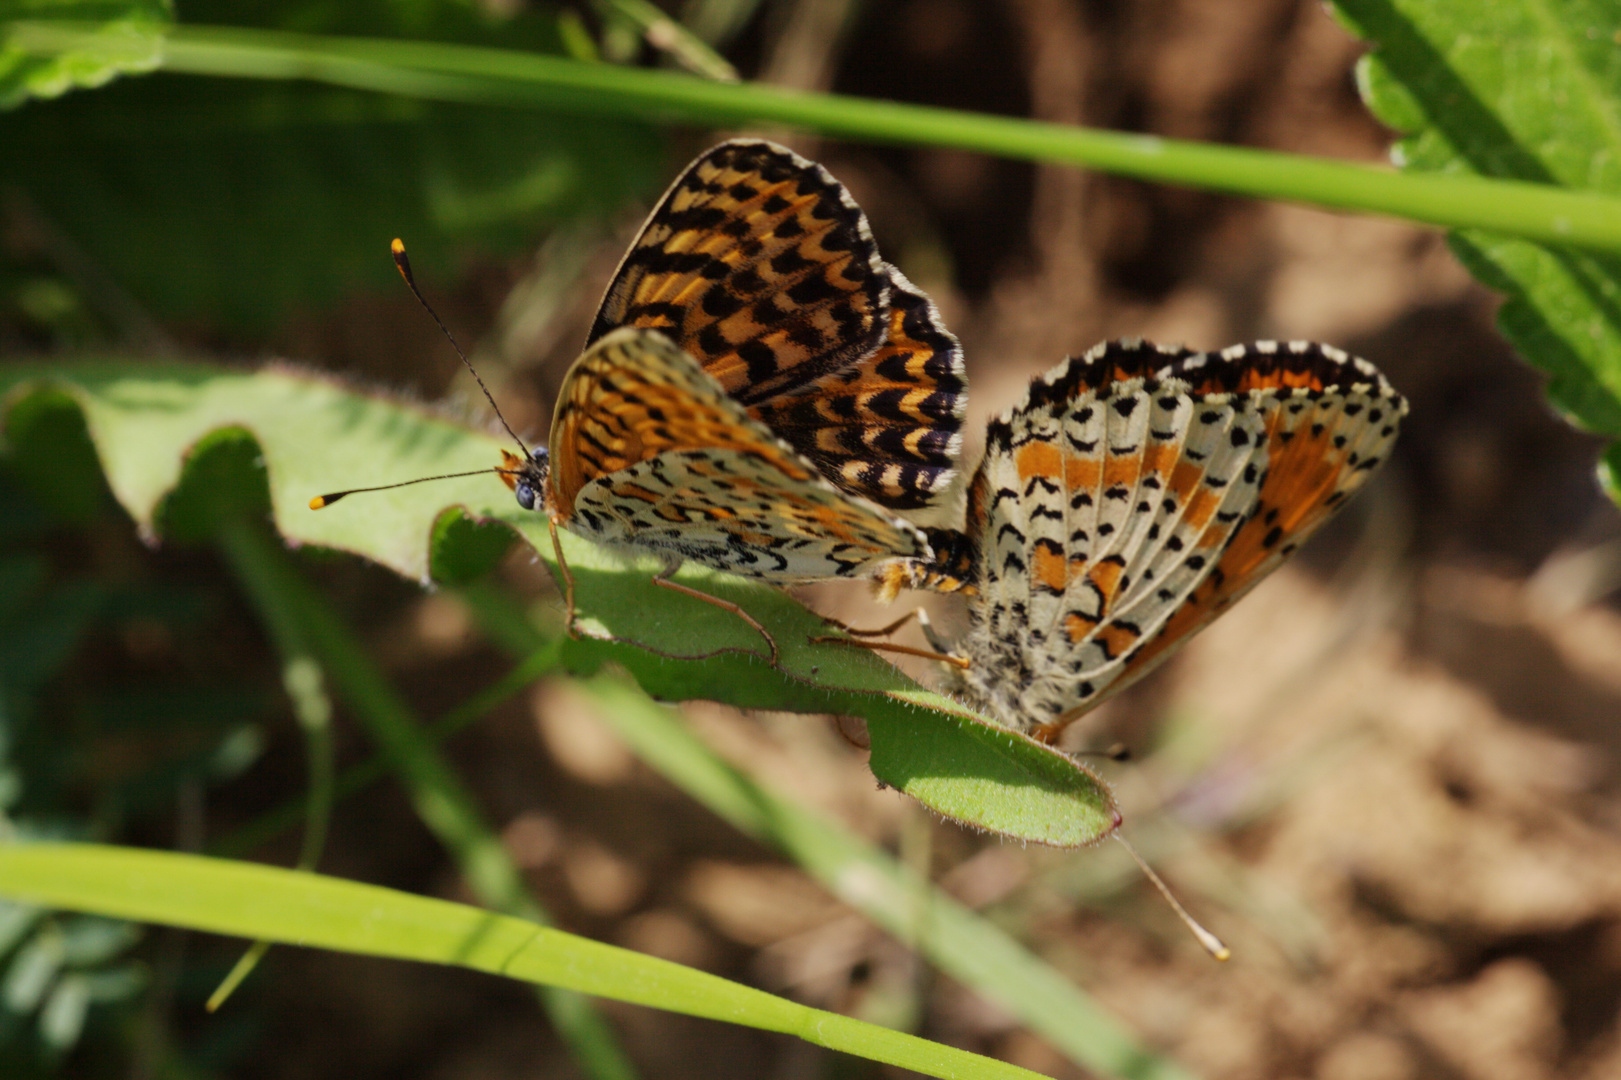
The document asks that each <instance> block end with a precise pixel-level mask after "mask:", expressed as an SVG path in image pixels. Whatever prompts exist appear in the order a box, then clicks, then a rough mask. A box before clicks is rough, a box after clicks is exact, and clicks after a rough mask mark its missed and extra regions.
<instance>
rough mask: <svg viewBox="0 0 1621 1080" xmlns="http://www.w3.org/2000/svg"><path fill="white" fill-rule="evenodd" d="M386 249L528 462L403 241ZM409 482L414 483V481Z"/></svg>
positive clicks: (521, 444)
mask: <svg viewBox="0 0 1621 1080" xmlns="http://www.w3.org/2000/svg"><path fill="white" fill-rule="evenodd" d="M388 248H389V250H390V251H392V252H393V253H394V265H395V266H397V267H399V270H400V277H402V278H404V279H405V285H406V288H408V289H410V290H411V295H412V296H414V297H416V298H417V303H419V304H421V305H422V307H423V310H425V311H427V313H428V314H429V315H431V316H433V321H434V322H435V323H437V324H438V326H439V329H440V331H441V332H442V333H443V334H444V335H445V337H446V338H447V339H449V341H450V347H451V348H452V349H455V350H456V355H457V356H459V357H461V359H462V363H463V364H465V365H466V367H467V370H468V372H470V373H471V374H472V376H473V381H474V382H476V383H478V388H479V389H480V390H482V391H484V400H485V401H488V402H489V403H490V408H492V409H494V410H495V416H496V419H498V420H500V421H501V426H502V427H504V428H506V429H507V434H508V435H511V436H512V441H513V442H515V443H517V444H518V447H519V448H520V449H521V450H522V451H523V456H524V459H525V460H528V458H529V456H530V455H529V447H528V446H527V445H525V444H524V441H523V440H522V439H520V438H519V437H518V433H517V432H516V431H513V430H512V425H511V424H509V423H507V418H506V417H505V416H502V415H501V406H499V405H497V404H496V403H495V397H494V395H492V394H491V393H490V388H489V387H488V386H485V385H484V380H483V379H482V378H480V377H479V374H478V370H477V369H476V368H474V367H473V362H472V361H471V360H469V359H467V354H466V353H464V352H462V347H461V346H460V345H458V344H456V336H455V335H454V334H452V333H451V332H450V328H449V327H447V326H446V325H445V322H444V320H443V319H441V318H440V317H439V313H438V312H437V311H435V310H433V305H432V304H430V303H428V301H427V298H426V297H424V296H423V295H422V290H421V289H419V288H417V283H416V278H414V277H412V276H411V259H410V256H408V255H406V254H405V243H404V241H402V240H400V238H399V237H395V238H394V242H393V243H392V244H390V245H388ZM428 479H438V477H429V478H428ZM410 482H411V483H415V482H416V481H414V480H413V481H410ZM357 490H361V491H366V490H372V489H369V488H359V489H357ZM340 494H341V495H349V494H353V492H341V493H340Z"/></svg>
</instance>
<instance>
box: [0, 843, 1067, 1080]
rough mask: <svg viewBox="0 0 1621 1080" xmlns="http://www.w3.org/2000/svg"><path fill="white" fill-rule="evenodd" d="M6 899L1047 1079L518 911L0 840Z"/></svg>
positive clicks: (916, 1060)
mask: <svg viewBox="0 0 1621 1080" xmlns="http://www.w3.org/2000/svg"><path fill="white" fill-rule="evenodd" d="M0 895H3V896H5V897H7V898H9V899H14V900H21V901H24V902H28V903H34V904H40V905H44V906H49V907H54V908H63V909H67V910H72V911H85V912H94V913H97V914H104V915H110V916H114V917H117V918H124V919H130V920H134V921H139V922H152V923H162V924H166V925H170V926H183V927H186V928H188V929H193V930H202V931H207V932H210V933H216V934H228V935H232V936H236V937H246V938H264V939H266V940H268V941H276V942H281V943H285V944H290V945H300V946H304V947H310V948H322V949H334V950H338V951H342V952H352V953H361V954H364V955H368V956H383V957H391V958H394V959H398V960H416V961H421V962H424V963H431V964H448V965H454V966H457V967H464V968H469V969H471V970H474V971H485V972H489V973H491V974H495V975H502V976H505V977H507V978H512V979H519V980H523V981H526V982H532V983H537V984H541V985H545V986H555V987H562V988H566V989H568V990H571V991H574V992H576V993H581V994H590V995H592V996H595V997H606V998H612V999H614V1000H617V1001H626V1002H630V1003H632V1004H636V1005H646V1006H649V1007H652V1008H656V1009H665V1010H667V1011H670V1012H679V1013H684V1014H686V1015H689V1016H698V1017H704V1018H707V1019H711V1020H721V1021H725V1022H727V1023H732V1024H742V1025H745V1026H748V1027H755V1028H760V1029H763V1030H766V1031H776V1032H781V1033H783V1034H788V1035H795V1036H798V1037H799V1038H801V1039H804V1040H805V1041H807V1042H810V1043H814V1044H815V1045H817V1046H824V1047H827V1048H828V1049H830V1050H839V1051H843V1052H845V1053H849V1054H856V1055H859V1056H861V1057H864V1058H868V1059H870V1060H873V1061H880V1062H884V1063H886V1064H891V1065H897V1066H900V1067H902V1068H906V1069H912V1070H914V1071H916V1072H920V1073H923V1074H924V1075H927V1076H937V1077H951V1078H965V1080H980V1078H984V1080H1003V1078H1005V1080H1036V1076H1037V1074H1035V1073H1033V1072H1030V1071H1029V1070H1027V1069H1021V1068H1018V1067H1016V1066H1013V1065H1008V1064H1005V1063H1003V1062H1000V1061H994V1060H992V1059H990V1058H985V1057H980V1056H979V1055H976V1054H970V1053H968V1052H966V1051H963V1050H957V1049H955V1048H953V1047H949V1046H942V1045H940V1044H938V1043H932V1042H929V1041H928V1040H926V1039H920V1038H917V1037H916V1036H913V1035H905V1034H902V1033H900V1032H896V1031H890V1030H888V1029H887V1028H881V1027H878V1026H876V1025H874V1024H868V1023H863V1022H862V1021H860V1020H852V1019H850V1018H849V1017H845V1016H840V1015H838V1014H836V1013H829V1012H824V1011H823V1010H820V1009H811V1008H807V1007H805V1006H803V1005H799V1004H796V1003H794V1002H792V1001H786V1000H784V999H782V998H778V997H774V996H772V995H770V994H767V993H765V992H763V991H760V990H754V989H751V988H749V987H746V986H741V985H739V984H737V983H734V982H730V981H728V980H726V979H722V978H720V977H718V976H715V975H709V974H706V973H704V972H701V971H694V970H693V969H691V968H685V967H682V966H681V965H679V964H673V963H670V962H669V961H666V960H658V959H654V958H652V957H648V956H643V955H641V954H640V953H635V952H631V951H630V950H628V949H620V948H616V947H614V946H612V945H603V944H600V943H598V942H594V941H589V940H586V939H584V938H579V937H575V936H574V935H572V934H565V933H563V932H562V931H559V930H554V929H551V928H549V927H545V926H540V925H538V924H535V923H532V922H525V921H524V920H521V919H515V918H512V917H511V916H507V915H498V914H495V913H493V912H489V911H483V910H480V909H478V908H474V907H469V906H467V905H465V904H455V903H451V902H449V901H446V900H435V899H430V898H427V897H421V896H411V895H409V894H407V893H401V892H396V891H394V890H392V889H384V888H381V887H378V886H375V885H363V884H359V883H357V882H351V881H341V880H339V879H336V878H329V877H322V876H319V875H315V874H303V873H299V872H297V871H293V870H283V869H279V868H276V867H269V866H259V865H256V864H252V863H239V862H230V861H226V860H221V859H210V858H207V857H204V856H197V855H181V854H176V853H172V852H160V851H143V850H137V849H132V848H117V847H103V846H99V845H92V844H39V845H23V844H11V845H0Z"/></svg>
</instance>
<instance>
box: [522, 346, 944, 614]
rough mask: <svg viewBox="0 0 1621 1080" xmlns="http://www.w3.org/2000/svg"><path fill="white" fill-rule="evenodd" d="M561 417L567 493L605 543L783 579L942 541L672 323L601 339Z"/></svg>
mask: <svg viewBox="0 0 1621 1080" xmlns="http://www.w3.org/2000/svg"><path fill="white" fill-rule="evenodd" d="M552 431H553V437H552V442H551V455H552V477H553V483H554V497H555V499H556V500H557V505H558V506H559V507H560V508H562V509H563V511H564V512H565V513H566V514H567V515H569V516H570V519H571V524H570V528H571V529H572V530H573V531H575V532H578V533H580V534H581V535H583V536H586V537H587V538H589V539H593V540H596V541H598V542H601V543H605V544H609V545H618V546H624V547H631V548H636V549H639V550H643V551H652V552H659V553H663V554H664V555H666V556H667V557H670V558H674V559H676V561H679V560H681V559H693V560H695V561H698V562H702V563H704V564H705V565H708V566H715V567H718V568H721V569H726V570H730V571H733V572H735V573H740V574H744V575H748V576H753V577H759V578H763V579H767V580H773V581H781V582H786V581H801V580H811V579H815V578H824V577H845V576H856V575H864V574H865V573H867V572H869V571H870V570H871V569H872V568H873V567H875V566H876V565H877V564H878V563H880V562H882V561H884V560H886V559H891V558H901V557H920V556H924V555H926V554H927V552H928V550H929V548H928V544H927V542H926V541H925V540H924V538H923V535H922V533H921V532H919V530H918V529H917V528H916V527H914V526H912V525H911V524H909V523H907V522H905V521H903V520H901V519H900V518H897V517H895V516H894V515H892V514H890V513H888V512H887V511H885V510H883V509H882V508H881V507H878V506H876V505H874V504H872V503H870V502H867V501H866V500H861V499H855V498H851V497H850V496H848V495H845V494H843V493H841V492H839V491H838V490H837V489H836V488H834V487H833V486H832V485H831V484H830V483H828V482H827V481H826V480H825V479H823V478H822V476H821V475H820V474H819V473H818V472H817V471H816V469H815V467H814V466H813V465H811V463H810V462H808V461H806V460H805V459H804V458H802V457H801V456H800V455H799V454H798V453H797V452H796V451H795V450H794V448H793V447H792V446H790V445H788V444H787V443H786V442H784V441H783V440H782V439H780V438H778V437H777V436H776V435H775V434H773V433H772V432H771V430H770V429H768V428H766V427H765V426H764V425H762V424H760V423H759V422H758V421H755V420H753V419H751V418H750V417H749V416H748V415H747V413H746V411H745V410H744V408H743V406H742V405H740V404H739V403H738V402H737V401H736V400H735V399H733V398H732V397H731V396H730V395H728V394H727V393H726V392H725V390H724V389H722V388H721V386H720V385H719V384H718V383H717V382H716V381H715V380H714V379H713V378H712V377H710V376H709V375H708V374H707V373H706V372H705V371H704V370H703V369H702V368H701V367H700V366H699V365H698V363H697V361H696V360H694V359H693V358H692V357H691V356H689V355H687V354H686V353H685V352H684V351H682V350H681V349H680V348H678V347H677V346H675V345H674V343H672V342H671V341H670V340H669V339H668V338H666V337H665V336H664V335H663V334H662V333H660V332H658V331H649V330H639V329H633V328H621V329H619V330H616V331H614V332H612V333H610V334H609V335H607V336H606V337H604V338H602V339H601V340H600V341H598V342H597V343H596V344H595V345H593V346H592V347H591V348H590V349H588V350H587V351H586V353H585V355H584V356H582V357H581V358H580V359H579V360H578V361H576V362H575V365H574V367H573V368H571V369H570V370H569V374H568V375H567V376H566V378H565V380H564V385H563V389H562V392H561V394H560V396H559V400H558V406H557V410H556V415H555V417H554V419H553V426H552Z"/></svg>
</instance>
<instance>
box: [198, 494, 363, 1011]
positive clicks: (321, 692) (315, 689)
mask: <svg viewBox="0 0 1621 1080" xmlns="http://www.w3.org/2000/svg"><path fill="white" fill-rule="evenodd" d="M252 529H253V526H251V525H249V524H248V523H247V522H245V521H244V520H242V519H240V518H237V519H232V520H230V521H228V522H226V523H225V524H224V526H223V527H222V529H221V536H220V548H221V550H222V551H223V552H224V553H225V556H226V558H227V559H228V560H230V561H231V562H232V563H233V564H235V563H236V562H237V560H238V558H239V556H240V553H241V552H243V551H245V550H247V548H248V546H249V545H250V544H251V541H250V540H247V539H243V537H242V534H243V533H245V532H249V531H251V530H252ZM236 569H237V572H238V575H239V576H240V575H241V574H242V573H243V572H244V571H243V568H242V567H241V566H237V567H236ZM272 614H273V615H274V617H273V618H271V619H267V620H266V622H267V625H268V629H269V631H270V638H271V640H272V641H273V642H274V643H275V645H276V651H277V652H279V653H280V654H281V661H282V683H283V685H284V687H285V688H286V691H287V699H288V701H289V702H290V703H291V704H292V707H293V716H294V718H295V719H296V720H297V721H298V727H299V731H300V732H302V733H303V735H304V757H305V760H306V761H307V762H308V768H309V794H308V796H307V797H306V798H305V800H304V802H305V812H304V840H303V843H302V845H301V846H300V848H299V852H298V861H297V862H296V863H295V864H294V868H295V869H298V870H314V869H315V867H316V864H317V863H318V862H319V861H320V858H321V852H322V850H324V849H325V847H326V833H327V826H328V824H329V822H330V820H331V817H332V800H333V765H332V698H331V697H330V696H329V695H328V694H327V692H326V678H325V674H324V672H323V671H322V670H321V665H320V663H319V662H318V661H317V660H316V658H315V657H314V656H312V655H311V654H310V651H309V647H308V645H307V644H306V643H305V641H304V638H303V635H302V634H301V633H300V632H299V627H298V625H297V624H296V622H295V621H294V620H292V619H290V618H288V617H287V616H288V614H289V613H288V612H287V611H286V609H285V608H284V607H280V606H278V607H276V608H275V609H274V610H273V612H272ZM268 949H269V943H268V942H265V941H256V942H254V943H253V944H252V945H251V946H250V947H249V948H248V950H247V952H245V953H243V955H242V958H241V959H240V960H238V961H237V962H236V965H235V966H234V967H232V968H231V970H230V972H229V973H227V974H226V976H225V978H224V980H223V981H222V982H221V983H220V985H219V987H218V988H217V989H216V990H215V991H214V993H213V994H212V995H210V997H209V999H208V1001H207V1003H206V1005H205V1006H204V1007H205V1008H206V1009H207V1010H208V1011H209V1012H215V1011H216V1010H218V1009H219V1007H220V1006H221V1005H223V1004H224V1003H225V1001H226V999H227V998H229V997H230V996H231V994H232V993H233V992H235V990H236V988H237V987H238V986H240V985H241V983H242V980H244V979H246V978H247V977H248V976H249V975H250V974H252V972H253V969H254V968H255V967H256V966H258V963H259V961H260V960H261V959H262V958H263V957H264V954H265V952H266V951H267V950H268Z"/></svg>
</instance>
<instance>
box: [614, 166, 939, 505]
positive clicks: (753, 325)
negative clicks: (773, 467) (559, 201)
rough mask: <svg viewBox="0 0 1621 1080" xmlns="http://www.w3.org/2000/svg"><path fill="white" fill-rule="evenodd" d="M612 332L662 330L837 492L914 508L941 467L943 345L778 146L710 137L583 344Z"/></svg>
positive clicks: (842, 204) (919, 300)
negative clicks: (712, 141) (711, 142)
mask: <svg viewBox="0 0 1621 1080" xmlns="http://www.w3.org/2000/svg"><path fill="white" fill-rule="evenodd" d="M619 326H637V327H647V328H654V329H659V330H661V331H663V332H664V333H665V334H666V335H668V336H669V337H670V338H671V340H673V341H674V342H675V343H676V344H677V345H678V346H680V347H681V348H682V349H684V350H686V351H687V352H688V353H690V354H691V355H692V356H693V357H694V358H695V359H696V360H697V361H698V362H699V363H700V364H701V365H702V366H703V368H704V370H705V371H707V372H708V373H709V374H710V375H711V376H713V377H714V378H715V380H716V381H717V382H719V383H720V385H721V386H722V387H723V388H724V389H725V390H726V391H727V393H729V394H731V395H732V396H733V397H734V398H736V399H737V400H738V401H740V402H742V403H743V404H744V405H745V406H747V407H748V408H749V410H750V414H751V415H752V416H753V417H754V418H755V419H757V420H759V421H761V422H763V423H764V424H766V426H767V427H769V428H771V429H772V430H773V431H775V432H776V433H777V434H778V435H780V436H781V437H782V438H784V439H786V440H787V441H788V442H789V443H790V444H791V445H792V446H794V448H795V449H797V450H798V451H799V452H800V453H801V454H803V455H804V456H806V457H807V458H809V459H810V460H811V461H812V462H813V463H814V464H815V466H816V467H817V469H818V470H819V471H820V472H821V473H822V474H823V475H824V476H826V477H827V478H828V479H829V480H831V481H832V482H833V483H834V484H835V485H836V486H838V487H839V488H840V489H841V490H844V491H847V492H850V493H851V494H854V495H860V496H863V497H867V498H871V499H872V500H874V501H875V502H878V503H880V504H881V505H884V506H888V507H892V508H895V509H915V508H919V507H923V506H926V505H928V504H929V503H930V502H931V501H932V499H933V497H934V496H935V495H936V494H937V493H938V492H940V491H943V490H944V489H945V488H946V487H947V486H948V485H949V483H950V481H951V479H952V477H953V476H954V474H955V461H956V457H957V454H958V451H959V449H960V429H961V426H962V417H963V410H964V406H965V392H966V378H965V375H964V368H963V363H962V354H961V349H960V347H959V346H958V344H957V341H956V339H955V338H954V337H952V336H951V334H950V333H948V332H947V331H946V330H945V328H944V326H943V325H942V324H941V322H940V319H939V315H938V313H937V312H936V311H935V309H934V306H933V304H932V303H930V302H929V299H928V297H927V296H925V295H924V294H923V293H922V292H921V291H919V290H918V289H916V288H915V287H914V286H912V285H911V283H910V282H908V281H906V279H905V278H904V277H902V276H901V275H900V273H899V271H897V270H896V269H895V268H894V267H892V266H890V265H889V264H887V263H885V262H884V261H883V259H881V258H880V257H879V255H878V248H877V245H876V244H875V243H874V242H873V239H872V232H871V230H870V228H869V227H868V225H867V220H866V217H865V215H863V214H862V212H861V209H860V207H858V206H857V205H856V204H855V201H854V200H853V199H851V197H850V195H849V192H848V191H846V190H845V188H844V186H843V185H842V184H840V183H839V182H838V181H837V180H835V179H834V178H833V177H832V176H831V175H829V174H828V172H827V170H825V169H823V168H822V167H821V166H820V165H817V164H816V163H814V162H812V161H808V160H806V159H805V158H802V157H800V156H799V155H797V154H794V153H792V152H791V151H789V150H786V149H784V148H782V147H780V146H776V145H773V144H771V143H766V142H758V141H743V140H738V141H733V142H728V143H723V144H721V145H720V146H717V147H715V148H714V149H712V150H710V151H708V152H707V153H705V154H703V155H701V156H700V157H699V158H698V159H697V160H696V161H694V162H693V163H692V164H691V165H690V166H688V168H687V170H686V172H685V173H683V174H682V175H681V176H680V177H679V178H678V179H677V180H676V182H675V183H674V185H672V186H671V188H670V190H669V192H668V193H666V195H665V196H664V198H663V200H662V201H661V202H660V203H659V206H658V207H657V208H656V209H655V210H654V211H653V213H652V215H651V216H650V217H649V218H648V221H647V223H646V224H645V225H644V226H643V228H642V232H641V235H640V236H638V237H637V239H636V241H635V243H634V244H633V245H632V246H631V249H630V252H629V253H628V254H627V255H626V256H625V259H624V262H623V263H622V264H621V265H620V268H619V271H618V272H617V273H616V274H615V276H614V279H613V282H612V283H611V284H610V285H609V287H608V291H607V295H606V296H605V297H604V298H603V302H602V306H601V309H600V310H599V311H598V313H597V318H596V321H595V323H594V324H593V326H592V330H591V335H590V338H589V341H588V344H589V343H590V342H595V341H597V340H598V339H599V338H601V337H602V336H603V335H605V334H607V333H608V332H609V331H611V330H613V329H614V328H616V327H619Z"/></svg>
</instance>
